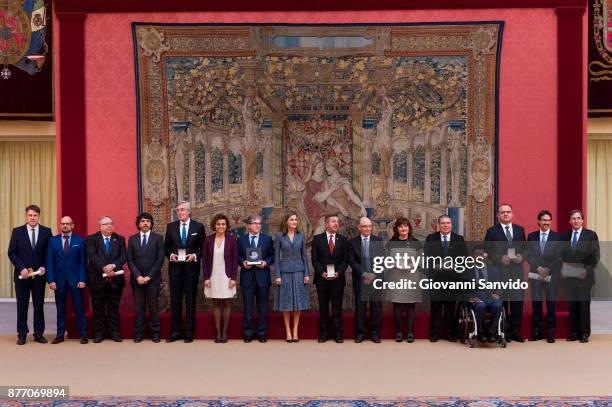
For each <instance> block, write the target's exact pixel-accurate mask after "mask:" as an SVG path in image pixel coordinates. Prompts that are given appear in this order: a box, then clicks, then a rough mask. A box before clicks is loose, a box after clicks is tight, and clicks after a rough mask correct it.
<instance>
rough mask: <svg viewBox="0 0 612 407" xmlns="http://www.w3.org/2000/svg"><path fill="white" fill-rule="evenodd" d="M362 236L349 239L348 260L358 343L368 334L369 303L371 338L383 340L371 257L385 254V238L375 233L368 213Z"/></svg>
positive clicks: (362, 225)
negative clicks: (383, 244) (368, 309)
mask: <svg viewBox="0 0 612 407" xmlns="http://www.w3.org/2000/svg"><path fill="white" fill-rule="evenodd" d="M358 228H359V232H360V233H359V235H357V236H355V237H354V238H352V239H351V240H349V248H348V263H349V265H350V266H351V271H352V274H353V294H354V296H355V342H357V343H360V342H363V340H364V339H365V336H366V310H367V308H368V303H369V305H370V330H371V334H370V336H371V338H372V341H373V342H375V343H380V327H381V323H382V302H381V298H380V295H376V294H378V293H379V292H378V290H374V289H373V288H372V282H373V281H374V279H375V274H374V273H373V272H372V259H373V258H374V257H376V256H384V250H383V246H382V239H381V238H380V237H378V236H374V235H372V221H371V220H370V219H369V218H368V217H367V216H362V217H361V218H359V225H358Z"/></svg>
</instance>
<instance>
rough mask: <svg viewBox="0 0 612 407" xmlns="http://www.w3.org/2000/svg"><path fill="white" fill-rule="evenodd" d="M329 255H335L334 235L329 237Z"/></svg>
mask: <svg viewBox="0 0 612 407" xmlns="http://www.w3.org/2000/svg"><path fill="white" fill-rule="evenodd" d="M328 245H329V254H334V247H335V245H334V235H329V244H328Z"/></svg>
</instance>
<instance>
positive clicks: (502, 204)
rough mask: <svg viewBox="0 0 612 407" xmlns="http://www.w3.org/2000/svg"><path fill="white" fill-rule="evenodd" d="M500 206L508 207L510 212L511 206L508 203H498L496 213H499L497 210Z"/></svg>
mask: <svg viewBox="0 0 612 407" xmlns="http://www.w3.org/2000/svg"><path fill="white" fill-rule="evenodd" d="M502 206H509V207H510V210H512V205H510V204H509V203H500V204H499V205H497V212H498V213H499V209H500V208H501V207H502Z"/></svg>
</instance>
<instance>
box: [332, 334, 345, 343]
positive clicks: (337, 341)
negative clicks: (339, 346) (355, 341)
mask: <svg viewBox="0 0 612 407" xmlns="http://www.w3.org/2000/svg"><path fill="white" fill-rule="evenodd" d="M334 340H335V341H336V343H342V342H344V339H342V337H341V336H336V339H334Z"/></svg>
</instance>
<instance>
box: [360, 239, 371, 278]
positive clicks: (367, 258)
mask: <svg viewBox="0 0 612 407" xmlns="http://www.w3.org/2000/svg"><path fill="white" fill-rule="evenodd" d="M362 242H363V247H362V248H361V252H362V253H363V258H364V260H365V261H364V265H365V268H366V271H367V272H369V271H370V244H369V240H368V238H367V237H364V238H363V241H362Z"/></svg>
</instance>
